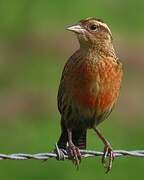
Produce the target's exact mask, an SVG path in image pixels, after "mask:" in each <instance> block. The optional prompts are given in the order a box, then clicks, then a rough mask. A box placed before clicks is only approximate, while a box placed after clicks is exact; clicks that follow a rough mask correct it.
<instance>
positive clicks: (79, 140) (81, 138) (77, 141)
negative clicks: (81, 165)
mask: <svg viewBox="0 0 144 180" xmlns="http://www.w3.org/2000/svg"><path fill="white" fill-rule="evenodd" d="M86 133H87V130H72V142H73V143H74V145H75V146H77V147H78V148H79V149H86ZM67 142H68V132H67V129H65V130H62V133H61V136H60V138H59V140H58V147H59V148H62V149H66V145H67Z"/></svg>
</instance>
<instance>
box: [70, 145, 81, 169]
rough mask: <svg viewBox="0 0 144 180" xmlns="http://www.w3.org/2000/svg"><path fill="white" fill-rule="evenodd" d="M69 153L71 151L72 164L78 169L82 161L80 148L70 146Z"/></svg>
mask: <svg viewBox="0 0 144 180" xmlns="http://www.w3.org/2000/svg"><path fill="white" fill-rule="evenodd" d="M69 151H70V156H71V158H72V162H73V163H74V165H76V166H77V168H78V167H79V164H80V163H81V160H82V158H81V153H80V150H79V148H78V147H76V146H75V145H74V144H69Z"/></svg>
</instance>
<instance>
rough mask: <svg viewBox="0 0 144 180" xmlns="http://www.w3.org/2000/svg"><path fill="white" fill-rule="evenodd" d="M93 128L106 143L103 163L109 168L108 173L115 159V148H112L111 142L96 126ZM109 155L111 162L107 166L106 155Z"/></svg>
mask: <svg viewBox="0 0 144 180" xmlns="http://www.w3.org/2000/svg"><path fill="white" fill-rule="evenodd" d="M93 129H94V131H95V132H96V133H97V135H98V136H99V137H100V139H101V140H102V141H103V143H104V144H105V148H104V154H103V157H102V164H103V165H104V167H105V168H107V171H106V173H108V172H109V170H110V169H111V168H112V162H113V160H114V152H113V149H112V147H111V145H110V143H109V142H108V141H107V140H106V139H105V138H104V137H103V135H102V134H101V132H100V131H99V130H98V129H97V128H96V127H94V128H93ZM107 155H108V156H109V164H108V166H106V157H107Z"/></svg>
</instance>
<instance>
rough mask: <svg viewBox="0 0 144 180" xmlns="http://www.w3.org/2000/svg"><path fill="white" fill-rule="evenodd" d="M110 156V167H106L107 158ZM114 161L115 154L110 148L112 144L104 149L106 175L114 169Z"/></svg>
mask: <svg viewBox="0 0 144 180" xmlns="http://www.w3.org/2000/svg"><path fill="white" fill-rule="evenodd" d="M107 156H109V164H108V166H107V165H106V157H107ZM113 160H114V152H113V149H112V147H111V146H110V144H106V145H105V148H104V154H103V157H102V164H103V165H104V167H105V168H107V171H106V173H108V172H109V171H110V169H111V168H112V162H113Z"/></svg>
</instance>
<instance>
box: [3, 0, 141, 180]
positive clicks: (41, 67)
mask: <svg viewBox="0 0 144 180" xmlns="http://www.w3.org/2000/svg"><path fill="white" fill-rule="evenodd" d="M143 6H144V1H142V0H138V1H135V0H131V1H124V0H121V1H118V0H117V1H114V0H109V1H107V0H102V1H98V0H97V1H88V0H86V1H82V0H79V1H64V0H61V1H45V0H42V1H32V0H29V1H28V0H13V1H10V0H7V1H4V0H1V1H0V21H1V23H0V29H1V31H0V120H1V121H0V140H1V141H0V147H1V150H0V153H14V152H25V153H37V152H46V151H50V150H51V149H53V146H54V143H55V142H56V141H57V139H58V137H59V135H60V122H59V120H60V115H59V113H58V110H57V106H56V104H57V102H56V96H57V89H58V85H59V81H60V77H61V72H62V69H63V66H64V63H65V61H66V59H67V58H68V57H69V56H70V55H71V54H72V53H73V51H74V50H75V49H76V48H77V45H76V41H74V39H75V37H73V39H72V38H70V36H71V35H70V34H67V33H66V32H65V31H64V28H65V27H66V26H67V25H70V24H73V23H76V22H77V21H78V20H79V19H81V18H85V17H91V16H93V17H100V18H103V19H104V20H105V21H106V22H108V24H109V25H110V27H111V28H112V31H114V32H115V33H116V34H118V35H119V34H121V36H120V37H118V38H119V39H121V38H122V37H125V36H123V33H124V34H126V35H127V36H128V37H127V38H129V39H141V40H142V46H141V47H142V50H141V51H142V52H143V37H144V36H143V31H144V23H143V17H144V12H143ZM129 44H130V45H132V43H131V41H130V43H129ZM130 45H126V44H125V43H124V44H123V45H122V47H123V49H124V50H125V51H126V53H123V51H121V54H120V56H121V59H122V61H123V63H124V72H125V73H124V81H123V86H122V91H121V96H120V99H119V103H118V105H117V107H116V110H115V111H114V112H113V113H112V115H111V116H110V118H109V119H108V120H107V121H105V122H104V123H103V124H102V125H100V127H99V128H100V130H102V131H103V133H104V135H105V137H107V138H108V139H109V140H110V142H111V144H112V146H113V147H114V149H127V150H132V149H144V148H143V138H144V134H143V127H144V122H143V118H144V113H143V100H144V99H143V90H144V86H143V75H144V73H143V55H144V54H142V55H141V56H138V55H137V54H139V53H138V52H139V51H138V50H139V47H137V44H135V42H133V45H134V49H131V46H130ZM88 149H95V150H103V144H102V142H101V141H100V140H99V139H98V138H97V136H96V135H95V133H94V132H93V131H92V130H89V133H88ZM142 168H143V159H142V158H134V157H121V158H116V160H115V162H114V164H113V169H112V171H111V172H110V173H109V174H108V175H105V174H104V168H103V167H102V165H101V159H100V157H96V158H91V159H90V158H89V159H86V160H83V162H82V164H81V165H80V170H79V171H77V170H76V169H75V168H74V166H73V165H72V163H71V162H70V161H65V162H57V161H56V160H55V159H49V160H48V161H47V162H46V163H44V164H43V163H42V162H41V161H36V160H27V161H9V160H6V161H0V169H1V173H0V179H5V180H9V179H11V180H15V179H22V180H23V179H35V180H37V179H45V178H47V179H50V178H51V179H53V178H54V179H59V180H61V179H62V180H64V179H70V180H73V179H78V178H79V179H84V180H85V179H88V178H98V179H101V178H102V179H122V178H125V179H135V178H136V177H137V178H142V177H143V171H142Z"/></svg>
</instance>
